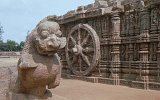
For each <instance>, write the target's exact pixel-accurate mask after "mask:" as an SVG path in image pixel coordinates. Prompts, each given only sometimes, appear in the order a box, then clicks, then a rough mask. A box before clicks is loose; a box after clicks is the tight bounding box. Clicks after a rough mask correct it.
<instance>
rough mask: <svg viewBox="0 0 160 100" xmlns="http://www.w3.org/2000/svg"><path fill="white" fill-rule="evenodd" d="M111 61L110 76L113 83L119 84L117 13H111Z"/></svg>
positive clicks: (118, 20)
mask: <svg viewBox="0 0 160 100" xmlns="http://www.w3.org/2000/svg"><path fill="white" fill-rule="evenodd" d="M111 20H112V38H111V39H112V40H111V43H112V45H113V46H112V52H111V54H112V63H111V76H110V77H111V78H112V79H113V81H114V85H119V73H120V43H121V37H120V16H119V13H113V14H112V19H111Z"/></svg>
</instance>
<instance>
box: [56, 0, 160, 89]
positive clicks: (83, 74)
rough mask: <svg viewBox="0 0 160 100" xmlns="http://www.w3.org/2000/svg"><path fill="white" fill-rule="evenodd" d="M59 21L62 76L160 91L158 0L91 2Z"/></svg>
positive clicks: (101, 0) (60, 17) (159, 9)
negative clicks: (63, 45)
mask: <svg viewBox="0 0 160 100" xmlns="http://www.w3.org/2000/svg"><path fill="white" fill-rule="evenodd" d="M58 23H59V24H60V27H61V31H62V33H63V35H64V37H67V45H66V48H65V49H62V50H61V51H60V52H59V55H60V56H61V60H62V63H63V66H64V67H63V70H62V75H63V76H66V77H70V78H74V79H81V80H86V81H90V82H97V83H105V84H112V85H124V86H129V87H133V88H141V89H155V90H160V1H159V0H95V3H93V4H89V5H86V6H80V7H78V8H77V9H75V10H72V11H69V12H68V13H66V14H65V15H63V16H59V17H58Z"/></svg>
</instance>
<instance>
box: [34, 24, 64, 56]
mask: <svg viewBox="0 0 160 100" xmlns="http://www.w3.org/2000/svg"><path fill="white" fill-rule="evenodd" d="M61 35H62V33H61V31H60V27H59V24H58V23H57V22H53V21H45V22H42V23H40V24H39V25H38V26H37V28H36V32H35V34H34V42H35V47H36V49H37V51H38V53H40V54H43V55H48V56H50V55H53V54H55V53H56V52H58V50H59V49H61V48H64V47H65V44H66V38H64V37H61Z"/></svg>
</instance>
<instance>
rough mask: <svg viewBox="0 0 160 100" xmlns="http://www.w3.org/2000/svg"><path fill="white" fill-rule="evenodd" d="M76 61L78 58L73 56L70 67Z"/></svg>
mask: <svg viewBox="0 0 160 100" xmlns="http://www.w3.org/2000/svg"><path fill="white" fill-rule="evenodd" d="M77 60H78V57H77V56H76V55H75V56H74V57H73V60H72V65H73V64H75V63H76V62H77Z"/></svg>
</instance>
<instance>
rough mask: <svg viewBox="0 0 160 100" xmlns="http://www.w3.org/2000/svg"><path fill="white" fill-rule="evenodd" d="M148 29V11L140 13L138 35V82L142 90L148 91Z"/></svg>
mask: <svg viewBox="0 0 160 100" xmlns="http://www.w3.org/2000/svg"><path fill="white" fill-rule="evenodd" d="M149 28H150V13H149V11H148V10H143V11H141V34H140V40H139V42H140V51H139V53H140V61H141V63H140V65H139V67H140V68H139V69H140V77H139V80H140V81H142V83H143V86H144V87H142V88H144V89H148V83H149V76H148V74H149V69H148V68H149V43H148V42H149V41H150V40H149V39H150V35H149Z"/></svg>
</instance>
